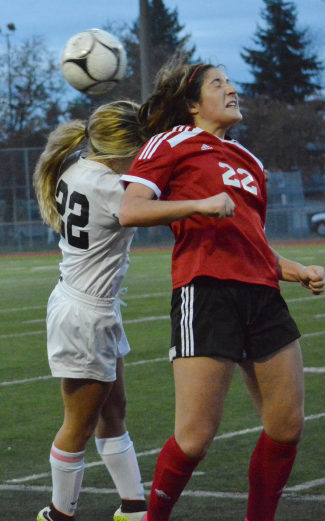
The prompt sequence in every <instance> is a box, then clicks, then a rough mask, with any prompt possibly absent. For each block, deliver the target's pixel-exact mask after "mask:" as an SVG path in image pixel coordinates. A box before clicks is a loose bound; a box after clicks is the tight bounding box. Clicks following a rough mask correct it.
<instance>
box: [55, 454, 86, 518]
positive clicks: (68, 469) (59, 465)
mask: <svg viewBox="0 0 325 521" xmlns="http://www.w3.org/2000/svg"><path fill="white" fill-rule="evenodd" d="M84 454H85V451H82V452H65V451H64V450H60V449H57V448H56V447H55V446H54V444H53V445H52V448H51V454H50V463H51V469H52V483H53V492H52V503H53V505H54V507H55V508H56V509H57V510H59V512H62V513H63V514H66V515H68V516H73V515H74V513H75V511H76V508H77V502H78V498H79V494H80V489H81V483H82V478H83V474H84V466H85V463H84Z"/></svg>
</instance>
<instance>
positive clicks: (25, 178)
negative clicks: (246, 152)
mask: <svg viewBox="0 0 325 521" xmlns="http://www.w3.org/2000/svg"><path fill="white" fill-rule="evenodd" d="M41 152H42V148H8V149H2V150H0V179H1V183H0V254H5V253H14V252H29V251H35V252H36V251H51V250H57V249H58V245H57V244H58V234H56V233H55V232H54V231H53V230H52V229H51V228H49V227H48V226H47V225H45V224H44V223H43V222H42V220H41V217H40V214H39V211H38V205H37V201H36V197H35V192H34V189H33V183H32V175H33V171H34V168H35V164H36V162H37V159H38V157H39V155H40V154H41ZM294 176H295V174H281V173H279V174H274V175H273V174H272V173H271V177H270V183H269V207H268V214H267V224H266V232H267V235H268V237H269V238H270V239H272V240H277V239H284V240H289V239H297V240H298V239H306V238H311V237H312V231H311V228H310V216H311V215H312V214H313V213H315V212H316V211H325V196H324V195H323V202H322V203H317V206H316V205H310V204H309V203H308V204H307V203H306V201H305V200H304V197H303V193H302V186H301V179H300V178H298V177H296V178H295V177H294ZM171 244H172V235H171V232H170V230H169V228H168V227H167V226H158V227H153V228H139V229H138V231H137V233H136V235H135V239H134V242H133V245H134V246H146V247H147V246H148V247H161V246H166V245H171Z"/></svg>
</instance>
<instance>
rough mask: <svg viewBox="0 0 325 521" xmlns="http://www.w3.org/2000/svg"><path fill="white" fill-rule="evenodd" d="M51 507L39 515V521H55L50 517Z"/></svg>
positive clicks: (44, 509)
mask: <svg viewBox="0 0 325 521" xmlns="http://www.w3.org/2000/svg"><path fill="white" fill-rule="evenodd" d="M50 512H51V507H45V508H43V510H41V511H40V512H39V513H38V515H37V521H53V519H52V517H51V516H50Z"/></svg>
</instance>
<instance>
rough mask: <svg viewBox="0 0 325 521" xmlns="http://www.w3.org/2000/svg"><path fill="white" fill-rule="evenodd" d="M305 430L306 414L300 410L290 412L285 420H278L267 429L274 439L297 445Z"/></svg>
mask: <svg viewBox="0 0 325 521" xmlns="http://www.w3.org/2000/svg"><path fill="white" fill-rule="evenodd" d="M303 430H304V414H303V411H302V410H300V409H295V410H293V411H291V412H289V413H288V414H287V415H286V416H285V417H284V418H282V419H281V418H278V419H277V421H275V422H273V423H272V424H271V425H269V427H268V428H267V429H266V431H267V432H268V434H269V435H270V437H271V438H272V439H274V440H275V441H278V442H281V443H297V442H298V441H300V439H301V437H302V434H303Z"/></svg>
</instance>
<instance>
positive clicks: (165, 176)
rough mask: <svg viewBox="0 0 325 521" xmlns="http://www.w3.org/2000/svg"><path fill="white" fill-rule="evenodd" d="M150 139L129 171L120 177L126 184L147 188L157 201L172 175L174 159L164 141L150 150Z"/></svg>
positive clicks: (170, 149)
mask: <svg viewBox="0 0 325 521" xmlns="http://www.w3.org/2000/svg"><path fill="white" fill-rule="evenodd" d="M152 139H153V138H152ZM152 139H151V140H149V142H148V143H147V144H146V145H144V147H143V148H142V149H141V150H140V152H139V154H138V155H137V157H136V158H135V160H134V161H133V163H132V166H131V169H130V171H129V172H128V173H127V174H124V175H122V178H121V179H122V181H124V182H126V183H141V184H144V185H146V186H148V187H149V188H151V189H152V190H153V191H154V192H155V194H156V196H157V198H158V199H159V197H160V196H161V194H162V192H163V191H164V189H165V187H166V185H167V183H168V181H169V179H170V177H171V175H172V172H173V167H174V163H175V157H174V154H173V150H172V148H171V146H170V145H169V144H168V142H167V141H166V140H162V141H161V142H160V143H159V142H158V143H156V146H154V145H152V147H151V148H150V144H151V142H152ZM161 139H162V138H161Z"/></svg>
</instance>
